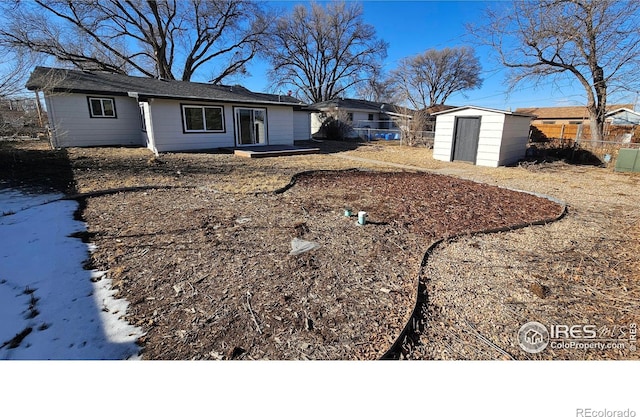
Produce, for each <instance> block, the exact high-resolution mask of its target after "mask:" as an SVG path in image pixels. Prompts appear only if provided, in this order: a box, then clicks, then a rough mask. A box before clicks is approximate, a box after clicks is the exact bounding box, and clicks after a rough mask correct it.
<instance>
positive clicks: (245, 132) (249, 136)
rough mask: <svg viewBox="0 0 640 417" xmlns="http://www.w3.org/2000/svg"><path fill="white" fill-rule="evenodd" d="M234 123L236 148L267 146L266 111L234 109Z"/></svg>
mask: <svg viewBox="0 0 640 417" xmlns="http://www.w3.org/2000/svg"><path fill="white" fill-rule="evenodd" d="M235 121H236V143H237V145H238V146H243V145H266V144H267V109H254V108H244V107H236V108H235Z"/></svg>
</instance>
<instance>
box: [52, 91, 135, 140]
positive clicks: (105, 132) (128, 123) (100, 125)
mask: <svg viewBox="0 0 640 417" xmlns="http://www.w3.org/2000/svg"><path fill="white" fill-rule="evenodd" d="M87 97H88V95H85V94H52V95H45V103H46V106H47V111H48V112H49V113H50V114H49V126H50V129H51V135H52V143H53V145H54V146H56V147H74V146H77V147H85V146H105V145H125V146H126V145H142V144H143V137H142V134H141V129H140V110H139V108H138V104H137V102H136V101H135V100H134V99H131V98H129V97H118V96H115V97H114V96H109V95H91V97H108V98H112V99H114V103H115V108H116V116H117V117H115V118H97V117H93V118H92V117H90V113H89V104H88V101H87Z"/></svg>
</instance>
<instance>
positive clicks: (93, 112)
mask: <svg viewBox="0 0 640 417" xmlns="http://www.w3.org/2000/svg"><path fill="white" fill-rule="evenodd" d="M88 100H89V115H90V116H91V117H107V118H115V117H116V103H115V102H114V100H113V99H112V98H108V97H89V98H88Z"/></svg>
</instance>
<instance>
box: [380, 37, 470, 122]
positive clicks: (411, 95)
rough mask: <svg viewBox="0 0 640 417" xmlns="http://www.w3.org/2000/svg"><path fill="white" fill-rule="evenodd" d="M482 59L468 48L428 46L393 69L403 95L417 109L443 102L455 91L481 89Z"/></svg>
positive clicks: (397, 86) (395, 79)
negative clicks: (440, 48) (428, 47)
mask: <svg viewBox="0 0 640 417" xmlns="http://www.w3.org/2000/svg"><path fill="white" fill-rule="evenodd" d="M480 70H481V67H480V61H479V60H478V57H477V56H476V55H475V53H474V52H473V50H472V49H471V48H469V47H457V48H445V49H442V50H437V49H429V50H427V51H425V52H424V53H422V54H418V55H415V56H411V57H406V58H403V59H401V60H400V62H399V64H398V67H397V68H396V69H395V70H393V71H392V72H391V74H392V78H393V79H394V81H395V85H396V88H397V89H398V91H399V92H400V94H401V95H402V96H403V97H405V98H406V99H407V101H408V102H409V103H410V104H411V105H412V106H413V107H415V108H416V109H425V108H428V107H431V106H433V105H436V104H444V102H445V101H446V100H447V99H448V98H449V96H451V94H453V93H456V92H461V91H465V90H470V89H473V88H478V87H480V86H481V85H482V80H481V79H480Z"/></svg>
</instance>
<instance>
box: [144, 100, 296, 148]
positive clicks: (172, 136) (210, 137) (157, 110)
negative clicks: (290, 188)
mask: <svg viewBox="0 0 640 417" xmlns="http://www.w3.org/2000/svg"><path fill="white" fill-rule="evenodd" d="M183 104H190V105H202V106H221V107H223V109H224V125H225V126H224V127H225V130H224V132H210V133H209V132H206V133H185V132H184V129H183V123H182V109H181V107H180V106H181V105H183ZM149 107H150V112H149V113H150V117H151V119H152V121H153V133H152V135H153V143H154V146H155V150H154V149H153V148H151V149H152V150H154V151H155V152H174V151H190V150H205V149H215V148H224V147H233V146H235V144H236V139H235V121H234V108H235V107H243V108H266V109H267V132H268V133H267V138H268V143H269V144H271V145H291V144H293V109H292V108H291V107H285V106H259V105H257V106H252V105H244V104H243V105H236V106H234V105H233V103H212V102H198V101H176V100H166V99H151V100H150V105H149Z"/></svg>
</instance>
